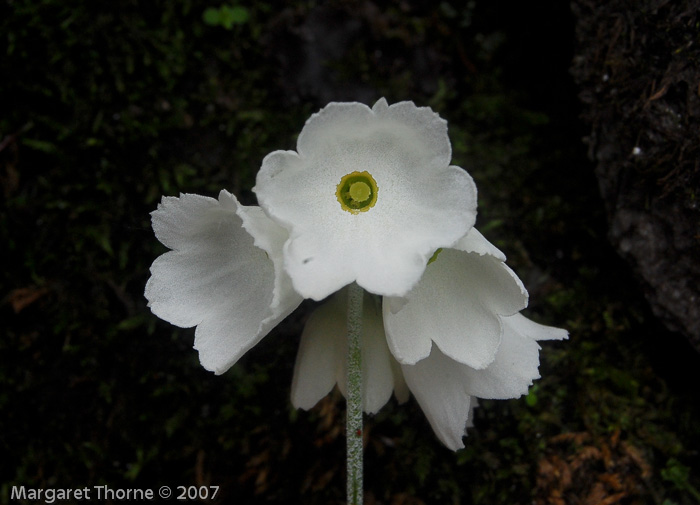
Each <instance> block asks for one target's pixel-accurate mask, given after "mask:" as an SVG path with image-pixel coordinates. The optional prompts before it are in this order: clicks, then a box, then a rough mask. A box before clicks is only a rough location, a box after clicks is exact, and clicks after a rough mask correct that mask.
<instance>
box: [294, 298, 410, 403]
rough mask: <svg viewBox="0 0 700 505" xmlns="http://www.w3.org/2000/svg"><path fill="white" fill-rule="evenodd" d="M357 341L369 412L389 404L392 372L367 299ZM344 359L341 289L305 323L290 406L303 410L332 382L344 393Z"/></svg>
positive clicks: (344, 316)
mask: <svg viewBox="0 0 700 505" xmlns="http://www.w3.org/2000/svg"><path fill="white" fill-rule="evenodd" d="M361 338H362V383H363V410H364V411H365V412H367V413H369V414H374V413H376V412H378V411H379V410H380V409H381V408H382V407H383V406H384V405H385V404H386V402H387V401H389V398H390V397H391V393H392V391H393V389H394V383H395V381H396V379H397V377H396V375H395V374H396V373H397V372H398V370H396V369H395V368H394V365H393V364H392V362H393V358H392V357H391V354H390V353H389V349H388V348H387V346H386V338H385V336H384V329H383V326H382V319H381V314H380V312H379V308H378V307H376V306H375V302H374V300H373V299H372V298H370V297H368V296H365V303H364V307H363V314H362V337H361ZM346 356H347V296H346V292H345V290H343V291H341V292H340V293H338V294H337V295H335V296H333V297H331V298H330V299H329V300H328V301H327V302H325V303H324V304H323V305H322V306H321V307H319V308H318V309H316V311H315V312H314V313H313V314H312V315H311V317H310V318H309V321H308V322H307V323H306V326H305V328H304V332H303V334H302V341H301V345H300V347H299V354H298V356H297V361H296V365H295V368H294V378H293V380H292V404H293V405H294V406H295V407H301V408H304V409H309V408H311V407H313V406H314V405H315V404H316V403H317V402H318V401H319V400H320V399H321V398H323V397H324V396H325V395H326V394H328V392H329V391H330V390H331V389H332V388H333V385H334V384H336V383H337V384H338V389H339V390H340V391H341V393H343V395H345V393H346V384H347V377H346V374H347V360H346ZM399 377H400V374H399ZM402 380H403V379H402V378H401V379H400V381H402ZM397 384H398V389H397V397H402V398H403V397H405V393H404V389H403V387H404V384H403V383H402V382H397Z"/></svg>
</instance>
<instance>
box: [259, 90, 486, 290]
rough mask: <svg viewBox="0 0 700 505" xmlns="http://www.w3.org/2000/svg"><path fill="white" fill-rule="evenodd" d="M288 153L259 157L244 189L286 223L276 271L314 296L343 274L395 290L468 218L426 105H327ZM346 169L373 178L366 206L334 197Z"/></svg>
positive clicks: (468, 189)
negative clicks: (280, 267)
mask: <svg viewBox="0 0 700 505" xmlns="http://www.w3.org/2000/svg"><path fill="white" fill-rule="evenodd" d="M298 151H299V153H298V154H297V153H294V152H290V151H276V152H274V153H271V154H270V155H268V156H267V157H265V159H264V160H263V165H262V168H261V169H260V172H259V173H258V177H257V181H256V186H255V188H254V191H255V192H256V194H257V195H258V200H259V202H260V205H261V207H262V208H263V209H264V210H265V212H266V213H267V214H268V215H269V216H270V217H272V218H273V219H275V220H276V221H277V222H279V223H280V224H282V225H283V226H284V227H285V228H287V229H288V230H289V233H290V237H289V241H288V243H287V245H286V247H285V250H284V255H285V268H286V270H287V271H288V273H289V275H290V277H291V278H292V282H293V283H294V287H295V289H296V290H297V291H298V292H299V293H301V294H302V295H303V296H305V297H309V298H313V299H315V300H320V299H323V298H325V297H326V296H328V295H329V294H331V293H333V292H335V291H337V290H338V289H340V288H341V287H343V286H345V285H347V284H349V283H350V282H353V281H357V283H358V284H359V285H360V286H362V287H363V288H365V289H366V290H367V291H369V292H371V293H375V294H381V295H389V296H401V295H403V294H405V293H406V292H408V291H409V290H410V289H411V287H412V286H413V285H415V283H416V282H417V281H418V280H419V278H420V276H421V275H422V273H423V271H424V269H425V265H426V263H427V260H428V258H429V257H430V256H431V255H432V254H433V252H434V251H435V249H437V248H439V247H449V246H451V245H452V244H454V243H455V242H456V241H457V240H458V239H459V238H460V237H462V236H463V235H465V234H466V233H467V231H468V230H469V229H470V228H471V226H472V225H473V223H474V219H475V216H476V187H475V185H474V182H473V180H472V179H471V177H470V176H469V175H468V174H467V173H466V172H465V171H464V170H462V169H460V168H458V167H453V166H448V165H447V163H448V161H449V156H450V150H449V142H448V141H447V136H446V126H445V122H444V121H442V120H441V119H439V117H438V116H437V115H436V114H434V113H432V111H430V110H429V109H426V108H418V107H416V106H415V105H413V104H412V103H410V102H403V103H401V104H395V105H394V106H391V107H384V106H383V105H382V102H378V103H377V105H376V111H375V110H372V109H369V108H368V107H367V106H365V105H362V104H358V103H343V104H339V103H333V104H329V105H328V106H327V107H326V108H324V109H323V110H321V111H320V112H319V113H317V114H315V115H313V116H312V117H311V118H310V119H309V121H307V123H306V125H305V126H304V129H303V130H302V132H301V134H300V136H299V140H298ZM353 172H367V173H369V174H371V176H372V177H373V179H374V180H375V181H376V185H377V188H378V189H377V193H376V194H377V199H376V203H375V204H374V205H373V206H372V207H371V208H368V210H367V211H366V212H357V213H353V212H350V211H349V210H347V209H344V208H343V206H342V205H341V203H340V202H339V201H338V196H337V195H336V191H337V189H338V185H339V184H340V181H341V179H343V177H344V176H346V175H348V174H351V173H353Z"/></svg>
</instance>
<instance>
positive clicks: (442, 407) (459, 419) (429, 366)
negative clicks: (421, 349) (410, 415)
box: [401, 347, 472, 451]
mask: <svg viewBox="0 0 700 505" xmlns="http://www.w3.org/2000/svg"><path fill="white" fill-rule="evenodd" d="M464 368H466V367H465V366H464V365H461V364H460V363H457V362H456V361H454V360H452V359H450V358H448V357H447V356H445V355H444V354H443V353H441V352H440V350H439V349H437V348H436V347H435V348H433V352H432V353H430V356H429V357H427V358H425V359H424V360H422V361H419V362H418V363H416V364H415V365H403V366H402V367H401V370H402V371H403V374H404V377H405V379H406V383H407V384H408V387H409V389H410V390H411V392H412V393H413V395H414V396H415V397H416V400H417V401H418V404H419V405H420V407H421V409H422V410H423V412H424V413H425V416H426V417H427V418H428V421H429V422H430V425H431V426H432V427H433V431H435V434H436V435H437V437H438V438H439V439H440V440H441V441H442V443H443V444H445V445H446V446H447V447H449V448H450V449H452V450H453V451H456V450H457V449H461V448H462V447H464V443H463V442H462V437H463V436H464V435H465V433H466V428H467V423H468V422H469V419H470V417H471V412H472V408H471V405H470V403H471V400H472V398H471V395H470V394H469V393H468V392H467V388H466V381H465V380H464V376H463V373H462V372H463V369H464Z"/></svg>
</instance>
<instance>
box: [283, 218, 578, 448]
mask: <svg viewBox="0 0 700 505" xmlns="http://www.w3.org/2000/svg"><path fill="white" fill-rule="evenodd" d="M504 260H505V257H504V256H503V253H501V252H500V251H499V250H498V249H496V248H495V247H494V246H493V245H492V244H490V243H489V242H488V241H487V240H486V239H485V238H484V237H483V236H482V235H481V234H480V233H479V232H478V231H477V230H476V229H472V230H471V231H470V232H469V234H468V235H467V236H466V237H464V238H463V239H462V240H460V241H459V242H458V243H457V244H456V246H455V249H453V250H443V251H442V252H441V253H439V254H438V255H437V258H436V260H435V261H433V262H431V264H430V265H429V266H428V268H427V269H426V272H425V274H424V276H423V278H422V279H421V281H420V282H419V283H418V284H417V285H416V287H415V288H414V289H413V290H412V291H411V292H409V293H408V295H407V296H406V299H404V300H395V299H391V298H389V297H384V299H383V303H382V305H383V311H382V312H383V318H382V315H381V314H380V309H379V307H378V305H377V304H376V303H375V301H374V298H370V297H366V300H365V305H364V314H363V321H362V324H363V327H362V328H363V330H362V345H363V356H362V358H363V362H362V366H363V370H362V372H363V386H364V391H363V394H364V409H365V412H368V413H374V412H377V411H378V410H379V409H380V408H381V407H382V406H383V405H384V404H385V403H386V402H387V401H388V400H389V398H390V396H391V393H392V391H394V393H395V394H396V396H397V398H398V399H399V401H403V400H405V399H406V397H407V390H406V386H408V389H409V390H410V391H411V392H412V393H413V395H414V396H415V397H416V400H417V401H418V403H419V405H420V406H421V408H422V409H423V412H425V414H426V417H427V418H428V421H429V422H430V424H431V426H432V427H433V430H434V431H435V433H436V434H437V436H438V438H439V439H440V440H441V441H442V442H443V443H444V444H445V445H446V446H447V447H449V448H450V449H453V450H457V449H459V448H461V447H464V445H463V443H462V436H463V435H464V433H465V429H466V427H468V426H469V425H470V423H471V412H472V410H473V408H474V406H475V401H476V398H477V397H478V398H488V399H507V398H517V397H519V396H521V395H523V394H526V393H527V390H528V388H529V386H530V385H531V384H532V381H533V380H535V379H537V378H539V373H538V367H539V349H540V347H539V345H538V344H537V342H536V341H537V340H551V339H563V338H566V337H567V332H566V331H565V330H561V329H558V328H552V327H549V326H543V325H540V324H537V323H535V322H533V321H531V320H529V319H527V318H526V317H524V316H522V315H521V314H519V311H520V310H521V309H523V308H524V307H525V305H526V304H527V292H526V291H525V288H524V287H523V286H522V283H521V282H520V280H519V279H518V278H517V276H516V275H515V274H514V273H513V272H512V271H511V270H510V269H509V268H508V267H507V266H506V265H505V264H504V263H503V262H504ZM392 306H393V307H394V308H395V309H396V310H395V312H393V311H392V310H391V307H392ZM345 313H346V312H345V303H344V295H336V296H335V297H333V298H332V299H331V300H329V301H328V302H327V303H326V304H324V305H322V306H321V307H320V308H318V309H317V310H316V312H314V313H313V314H312V315H311V317H310V318H309V321H308V322H307V324H306V327H305V328H304V332H303V334H302V341H301V345H300V347H299V354H298V356H297V361H296V365H295V369H294V379H293V381H292V403H293V404H294V405H295V406H296V407H300V408H304V409H309V408H311V407H312V406H313V405H315V404H316V402H318V401H319V400H320V399H321V398H323V397H324V396H325V395H326V394H327V393H328V392H329V391H330V390H331V389H332V388H333V386H334V385H335V384H337V385H338V387H339V389H340V390H341V392H343V394H344V391H345V361H346V360H345V350H346V346H347V344H346V337H345V335H346V334H347V328H346V322H345V321H346V320H345ZM397 342H398V344H397ZM425 347H427V352H425V355H424V356H423V349H424V348H425Z"/></svg>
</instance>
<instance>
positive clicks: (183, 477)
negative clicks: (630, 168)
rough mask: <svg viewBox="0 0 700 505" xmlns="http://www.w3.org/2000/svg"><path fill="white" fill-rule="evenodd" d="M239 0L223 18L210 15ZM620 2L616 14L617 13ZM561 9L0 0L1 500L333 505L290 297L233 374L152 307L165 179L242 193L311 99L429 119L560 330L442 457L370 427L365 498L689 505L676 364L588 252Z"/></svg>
mask: <svg viewBox="0 0 700 505" xmlns="http://www.w3.org/2000/svg"><path fill="white" fill-rule="evenodd" d="M233 7H235V8H233ZM632 8H633V7H630V9H632ZM575 23H576V20H575V18H574V16H573V15H572V12H571V10H570V8H569V5H568V4H567V3H566V2H556V1H554V0H548V1H543V2H517V3H516V2H506V1H494V2H486V1H470V2H456V1H444V2H399V1H393V2H388V5H381V6H380V5H379V3H374V2H372V1H366V2H351V1H342V2H336V3H327V4H324V3H320V2H313V1H311V2H269V1H268V2H265V1H263V2H255V3H252V2H248V3H241V4H235V5H234V4H230V5H229V6H226V5H224V6H220V5H219V4H215V3H208V2H198V1H190V0H177V1H158V0H154V1H149V2H144V1H140V2H139V1H136V0H132V1H129V0H117V1H113V2H95V1H87V0H34V1H30V0H13V1H9V0H4V1H2V2H0V41H1V42H0V185H1V188H0V189H1V190H2V197H1V202H2V203H0V212H1V215H0V243H1V244H2V246H1V248H0V250H2V251H3V257H4V259H3V263H4V268H3V270H2V277H0V279H1V281H0V283H1V284H0V287H1V290H0V297H2V298H1V301H2V303H1V304H0V318H1V319H2V321H3V323H2V327H3V334H2V336H1V338H0V453H2V457H1V458H0V484H1V485H2V488H1V489H0V499H1V500H2V503H9V496H10V490H11V487H12V486H13V485H24V486H27V487H32V488H63V489H66V488H79V487H84V486H94V485H109V486H110V487H112V488H141V489H143V488H151V489H156V488H157V487H159V486H161V485H170V486H176V485H209V484H211V485H218V486H220V487H221V489H220V492H219V496H218V497H217V500H215V501H216V503H246V504H247V503H285V504H289V503H308V504H328V503H343V501H344V489H345V486H344V439H343V413H344V410H343V409H344V407H343V401H342V398H341V397H340V395H339V394H338V393H337V392H334V393H333V394H332V395H330V396H329V397H328V398H327V399H325V400H323V401H322V402H321V403H320V404H319V405H318V406H317V407H315V408H314V409H313V410H312V411H310V412H304V411H299V412H297V411H295V410H294V409H293V408H292V407H291V404H290V402H289V386H290V382H291V372H292V367H293V362H294V357H295V352H296V347H297V345H298V341H299V333H300V329H301V327H302V325H303V323H304V321H305V319H306V317H307V316H308V313H309V310H310V309H311V308H312V304H310V303H306V302H305V304H303V305H302V307H301V308H300V309H299V310H298V311H297V312H295V313H294V314H293V315H292V316H290V318H289V319H288V320H287V321H285V322H284V323H283V324H282V325H280V326H279V327H278V328H276V329H275V330H274V331H273V332H272V333H271V334H270V335H269V336H268V337H267V338H265V339H264V340H263V342H262V343H261V344H260V345H258V346H257V347H256V348H255V349H253V350H252V351H250V352H249V353H248V354H247V355H246V356H245V357H244V358H243V359H241V361H240V362H239V363H238V364H237V365H236V366H235V367H234V368H233V369H231V370H230V371H229V372H227V373H226V374H225V375H223V376H220V377H215V376H213V375H212V374H210V373H208V372H206V371H205V370H204V369H203V368H201V367H200V366H199V364H198V360H197V355H196V352H195V351H194V350H192V349H191V346H192V341H193V330H191V329H178V328H175V327H173V326H171V325H169V324H167V323H164V322H163V321H160V320H158V319H157V318H156V317H155V316H153V315H152V314H151V313H150V311H149V310H148V309H147V307H146V301H145V299H144V298H143V287H144V285H145V282H146V280H147V278H148V275H149V274H148V268H149V266H150V264H151V262H152V261H153V260H154V259H155V258H156V257H157V256H158V255H159V254H161V253H162V252H164V248H163V247H162V246H161V245H160V244H159V243H158V242H157V240H156V239H155V237H154V235H153V233H152V231H151V229H150V220H149V212H151V211H152V210H154V209H155V208H156V205H157V203H158V201H159V200H160V198H161V196H162V195H170V196H173V195H178V194H179V193H180V192H186V193H198V194H203V195H207V196H215V195H217V194H218V192H219V190H221V189H224V188H225V189H227V190H229V191H231V192H233V193H235V194H236V195H237V196H238V197H239V198H240V199H241V200H242V201H243V202H244V203H247V204H254V203H255V199H254V195H253V194H252V193H251V191H250V188H251V187H252V185H253V183H254V178H255V174H256V172H257V170H258V168H259V166H260V163H261V160H262V158H263V157H264V156H265V155H266V154H267V153H269V152H271V151H273V150H277V149H293V148H294V146H295V137H296V135H297V134H298V132H299V131H300V130H301V127H302V126H303V123H304V121H305V120H306V118H307V117H308V116H309V115H310V114H311V113H313V112H315V111H317V110H318V109H319V108H321V107H323V106H324V105H325V104H326V103H327V102H329V101H332V100H336V101H343V100H359V101H362V102H365V103H368V104H369V105H371V104H373V103H374V102H375V101H376V100H377V99H378V98H380V97H382V96H384V97H386V98H387V100H388V101H389V103H393V102H396V101H400V100H413V101H415V102H416V104H418V105H428V106H431V107H432V108H433V109H434V110H435V111H437V112H439V114H440V115H441V116H442V117H443V118H445V119H447V120H448V121H449V125H450V130H449V133H450V138H451V140H452V143H453V159H454V163H455V164H457V165H459V166H462V167H464V168H465V169H467V170H468V171H469V172H470V174H471V175H472V176H473V177H474V179H475V181H476V183H477V186H478V189H479V217H478V220H477V227H478V228H479V229H480V230H481V231H482V232H483V233H484V235H485V236H486V237H487V238H488V239H489V240H491V241H492V242H494V243H495V244H496V245H498V246H499V247H500V248H501V249H502V250H503V251H504V252H505V253H506V254H507V256H508V262H509V265H510V266H512V267H513V268H514V269H515V271H516V272H518V274H519V275H520V277H521V278H522V279H523V281H524V282H525V284H526V286H527V287H528V289H529V291H530V295H531V302H530V307H529V309H528V310H527V315H528V316H529V317H531V318H533V319H535V320H537V321H539V322H543V323H546V324H552V325H555V326H559V327H565V328H567V329H568V330H569V332H570V334H571V338H570V340H569V341H566V342H545V343H544V344H543V350H542V352H541V361H542V365H541V367H540V371H541V374H542V376H543V378H542V379H541V380H539V381H537V382H536V383H535V386H534V387H533V388H532V389H531V392H530V394H529V395H528V396H527V397H525V398H521V399H519V400H510V401H501V402H495V401H482V402H481V404H480V405H481V406H480V408H478V409H477V410H476V412H475V425H476V426H475V428H474V429H471V430H470V432H469V436H468V437H467V439H466V446H467V447H466V449H464V450H462V451H459V452H457V453H452V452H451V451H449V450H447V449H445V448H444V447H442V446H441V444H440V443H439V442H438V441H437V439H436V438H435V436H434V435H433V433H432V430H431V429H430V427H429V425H428V423H427V421H426V420H425V417H424V415H423V414H422V412H421V411H420V409H419V408H418V406H417V404H416V403H415V401H413V400H411V401H410V402H409V403H408V404H406V405H402V406H398V405H397V404H396V403H395V401H393V400H392V401H391V402H390V403H389V404H388V405H387V406H386V407H384V409H383V410H382V411H381V412H380V413H379V414H378V415H377V416H375V417H370V418H368V419H367V421H366V423H367V446H366V451H365V461H366V480H365V488H366V491H365V494H366V503H368V504H390V505H410V504H415V505H417V504H436V503H439V504H472V503H473V504H501V503H502V504H509V505H512V504H523V505H524V504H530V503H536V504H557V505H558V504H590V505H593V504H608V505H612V504H659V505H673V504H679V505H680V504H690V503H697V502H698V501H700V491H699V490H700V474H699V473H698V467H699V466H700V465H699V463H700V461H699V459H700V457H699V455H698V452H697V449H698V447H699V446H700V444H699V442H700V424H699V423H698V414H699V413H700V412H699V411H700V408H699V403H698V399H699V394H698V390H697V379H698V370H699V368H698V365H699V364H700V360H698V355H697V354H696V352H695V351H694V350H693V348H692V347H691V346H690V345H689V344H688V342H687V340H686V339H685V338H684V337H683V336H682V335H680V334H678V333H674V332H670V331H669V330H667V329H666V326H664V325H662V324H661V323H660V322H659V321H658V320H657V319H656V318H655V316H654V315H653V313H652V311H651V309H650V307H649V305H648V304H647V301H646V299H645V297H644V295H643V292H642V289H641V288H640V287H639V286H640V284H639V282H638V276H637V275H636V274H635V273H634V271H633V269H632V268H630V267H629V266H628V264H627V263H625V262H624V261H623V260H622V259H621V258H620V257H619V256H618V255H617V253H616V251H615V250H614V248H613V247H612V246H611V245H610V244H609V242H608V238H607V236H608V231H609V230H608V224H607V219H606V217H607V214H606V207H605V204H604V202H603V200H602V199H601V197H600V196H599V189H598V182H597V180H596V176H595V173H594V168H595V167H594V164H593V162H591V161H590V160H589V157H588V148H587V146H586V145H585V144H584V142H583V141H582V139H583V138H584V137H586V136H588V135H589V133H590V130H591V125H590V124H589V122H585V121H583V120H582V119H581V115H582V105H580V103H581V102H580V101H579V99H578V95H579V93H580V91H581V90H580V89H578V88H577V86H576V85H575V83H574V79H573V78H572V77H571V76H570V73H569V68H570V67H571V64H572V60H573V57H574V54H575V53H576V51H577V50H580V49H581V48H580V46H578V45H577V43H576V41H575Z"/></svg>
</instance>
